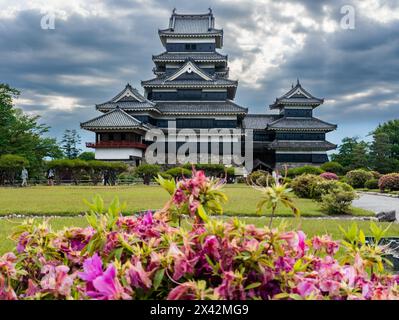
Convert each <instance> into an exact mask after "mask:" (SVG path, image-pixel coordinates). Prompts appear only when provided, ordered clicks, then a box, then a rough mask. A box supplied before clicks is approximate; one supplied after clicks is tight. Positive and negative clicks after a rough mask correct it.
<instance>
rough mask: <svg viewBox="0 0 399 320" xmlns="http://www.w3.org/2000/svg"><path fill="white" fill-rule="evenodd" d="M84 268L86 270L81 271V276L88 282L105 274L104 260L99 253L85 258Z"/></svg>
mask: <svg viewBox="0 0 399 320" xmlns="http://www.w3.org/2000/svg"><path fill="white" fill-rule="evenodd" d="M83 270H84V272H79V278H81V279H82V280H85V281H87V282H92V281H93V280H94V279H96V278H97V277H99V276H101V275H102V274H103V262H102V260H101V258H100V257H99V256H98V254H97V253H95V254H94V255H93V256H92V257H91V258H87V259H86V260H85V262H84V263H83Z"/></svg>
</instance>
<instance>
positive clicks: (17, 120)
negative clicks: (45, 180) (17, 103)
mask: <svg viewBox="0 0 399 320" xmlns="http://www.w3.org/2000/svg"><path fill="white" fill-rule="evenodd" d="M19 94H20V92H19V91H18V90H16V89H14V88H11V87H10V86H9V85H7V84H3V83H0V124H1V125H0V155H3V154H14V155H20V156H23V157H24V158H26V159H27V160H28V161H29V164H30V171H34V172H35V171H38V170H39V168H40V167H41V165H42V161H43V159H44V158H46V157H50V158H56V157H59V156H61V155H62V153H61V151H60V149H59V147H58V145H57V141H56V140H55V139H53V138H47V137H44V136H43V135H44V134H45V133H47V132H48V130H49V127H48V126H46V125H44V124H39V123H38V121H39V119H40V116H29V115H27V114H25V113H24V112H23V111H22V110H21V109H17V108H15V107H14V99H15V98H16V97H18V96H19ZM30 176H32V174H31V175H30Z"/></svg>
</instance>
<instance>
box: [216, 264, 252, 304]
mask: <svg viewBox="0 0 399 320" xmlns="http://www.w3.org/2000/svg"><path fill="white" fill-rule="evenodd" d="M234 280H236V276H235V274H234V273H233V272H232V271H228V272H224V273H223V281H222V283H221V284H220V285H219V286H218V287H217V288H215V293H216V294H217V295H218V296H219V297H221V298H222V299H228V300H245V291H244V287H243V286H242V284H236V283H235V281H234Z"/></svg>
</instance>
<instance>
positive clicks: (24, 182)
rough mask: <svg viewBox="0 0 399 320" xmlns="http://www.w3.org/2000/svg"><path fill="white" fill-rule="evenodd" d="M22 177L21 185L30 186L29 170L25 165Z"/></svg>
mask: <svg viewBox="0 0 399 320" xmlns="http://www.w3.org/2000/svg"><path fill="white" fill-rule="evenodd" d="M21 179H22V183H21V187H27V186H28V170H26V168H25V167H23V168H22V172H21Z"/></svg>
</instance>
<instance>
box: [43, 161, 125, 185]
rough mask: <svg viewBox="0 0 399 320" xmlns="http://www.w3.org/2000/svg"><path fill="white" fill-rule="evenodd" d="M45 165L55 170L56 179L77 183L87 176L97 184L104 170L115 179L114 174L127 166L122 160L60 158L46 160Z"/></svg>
mask: <svg viewBox="0 0 399 320" xmlns="http://www.w3.org/2000/svg"><path fill="white" fill-rule="evenodd" d="M47 167H48V168H49V169H50V168H51V169H54V170H55V175H56V179H57V180H58V181H62V180H71V181H73V182H74V183H75V184H78V183H79V182H80V180H82V179H84V178H87V177H89V178H90V180H91V181H92V182H93V183H94V184H98V183H99V182H101V180H102V179H103V176H104V174H105V173H106V172H108V173H109V175H110V177H114V179H116V176H117V175H118V174H120V173H122V172H124V171H126V170H127V167H128V166H127V164H125V163H123V162H106V161H99V160H90V161H84V160H80V159H73V160H69V159H60V160H52V161H50V162H48V163H47Z"/></svg>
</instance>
